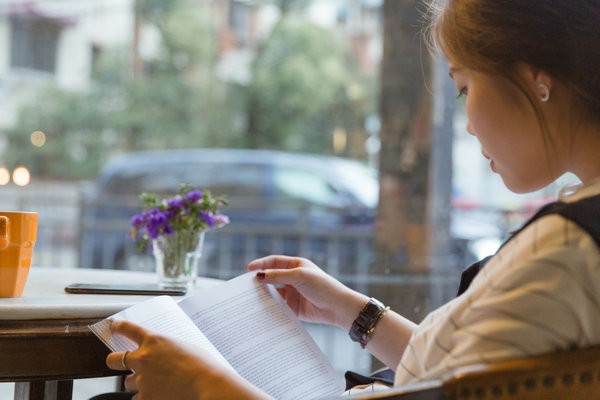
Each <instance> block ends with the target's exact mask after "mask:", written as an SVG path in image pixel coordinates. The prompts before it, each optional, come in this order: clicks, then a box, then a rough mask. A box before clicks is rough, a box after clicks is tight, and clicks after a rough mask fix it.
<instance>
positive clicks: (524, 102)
mask: <svg viewBox="0 0 600 400" xmlns="http://www.w3.org/2000/svg"><path fill="white" fill-rule="evenodd" d="M430 15H431V16H432V19H433V23H432V29H431V31H430V33H431V34H432V35H431V36H432V38H433V41H434V43H435V45H436V46H437V48H438V49H439V50H440V51H441V52H442V53H443V54H444V55H445V56H446V57H447V58H448V60H449V63H450V71H449V72H450V76H451V78H452V79H453V80H454V82H455V84H456V87H457V90H458V92H459V94H460V95H461V96H465V97H466V111H467V116H468V120H469V123H468V126H467V129H468V131H469V132H470V133H471V134H473V135H475V136H476V137H477V139H478V140H479V142H480V143H481V149H482V153H483V156H484V157H486V158H488V159H489V160H490V168H491V169H492V170H493V171H495V172H496V173H498V174H499V175H500V176H501V177H502V179H503V181H504V183H505V185H506V186H507V187H508V188H509V189H510V190H512V191H514V192H519V193H523V192H529V191H534V190H537V189H540V188H542V187H544V186H546V185H548V184H550V183H551V182H553V181H554V180H555V179H556V178H558V177H559V176H560V175H562V174H563V173H565V172H572V173H573V174H575V175H577V176H578V177H579V179H580V180H581V182H582V187H581V188H579V189H577V190H576V191H575V193H574V194H571V195H570V196H568V197H566V198H564V199H563V200H564V201H565V202H574V201H577V200H580V199H582V198H591V197H592V196H597V195H599V194H600V78H599V72H600V1H598V0H560V1H559V0H528V1H522V0H504V1H502V2H498V1H496V0H450V1H448V2H447V4H445V5H444V7H442V8H441V9H440V10H437V9H435V8H434V7H432V8H431V13H430ZM598 199H600V198H598ZM593 206H594V207H596V209H597V208H600V200H598V201H597V202H595V203H593ZM247 268H248V270H250V271H259V272H257V278H258V279H259V280H261V281H263V282H265V283H274V284H280V285H284V287H283V288H282V289H281V290H280V291H281V293H282V295H283V296H284V298H285V299H286V300H287V302H288V304H289V305H290V306H291V308H292V309H293V310H294V311H295V312H296V314H297V315H298V316H299V317H300V318H301V319H303V320H306V321H314V322H321V323H327V324H332V325H337V326H339V327H341V328H343V329H346V330H348V331H351V334H352V336H354V338H355V339H356V340H358V341H361V344H362V345H364V346H366V348H367V349H368V351H370V352H371V353H372V354H373V355H375V356H376V357H378V358H379V359H380V360H382V361H383V362H384V363H385V364H386V365H388V366H389V367H391V368H393V369H395V370H396V378H395V384H396V385H402V384H405V383H408V382H414V381H418V380H423V379H429V378H434V377H438V376H440V375H441V374H443V373H444V372H446V371H448V370H449V369H451V368H453V367H456V366H459V365H464V364H468V363H472V362H476V361H481V360H482V359H483V360H490V359H499V358H508V357H517V356H523V355H533V354H540V353H544V352H550V351H555V350H557V349H563V348H570V347H574V346H579V347H584V346H589V345H591V344H599V343H600V330H598V329H597V327H598V326H600V279H599V274H600V251H599V248H598V246H597V245H596V243H595V242H594V241H593V239H592V237H591V236H590V235H589V234H588V233H587V232H586V231H585V230H584V229H582V228H581V227H580V226H579V225H577V224H576V223H574V222H572V221H570V220H568V219H565V218H563V217H562V216H560V215H558V214H551V215H547V216H544V217H541V218H539V219H537V220H535V221H534V222H532V223H531V224H529V225H528V226H527V227H525V228H524V229H523V230H522V231H520V232H519V233H518V235H516V236H515V237H514V238H513V239H512V240H510V241H509V242H508V243H506V244H505V245H504V246H503V247H502V248H501V249H500V250H499V251H498V252H497V254H496V255H495V256H494V257H492V258H491V259H490V260H489V262H488V263H487V264H486V265H485V268H483V269H482V270H481V272H480V273H479V274H477V275H476V276H475V278H474V279H473V281H472V282H470V285H468V288H466V290H465V291H464V292H463V293H462V294H461V295H459V296H458V297H457V298H455V299H454V300H452V301H450V302H449V303H448V304H446V305H445V306H443V307H441V308H440V309H438V310H435V311H433V312H432V313H431V314H430V315H428V316H427V317H426V318H425V320H424V321H423V322H421V323H420V324H419V325H415V324H414V323H412V322H411V321H408V320H407V319H405V318H403V317H402V316H400V315H398V314H396V313H394V312H392V311H388V312H385V309H384V308H383V307H382V306H381V305H379V304H377V303H372V302H369V299H368V297H367V296H365V295H363V294H360V293H358V292H355V291H353V290H351V289H349V288H347V287H345V286H344V285H342V284H341V283H339V282H338V281H336V280H335V279H333V278H332V277H330V276H328V275H327V274H325V273H324V272H323V271H322V270H321V269H319V268H318V267H317V266H316V265H314V264H313V263H311V262H310V261H308V260H305V259H301V258H292V257H285V256H270V257H266V258H264V259H260V260H256V261H253V262H251V263H250V264H249V265H248V266H247ZM366 304H368V305H369V306H368V307H366V306H365V305H366ZM365 307H366V309H365ZM369 307H370V308H369ZM359 313H361V314H360V315H359ZM357 317H358V320H357ZM361 318H362V319H361ZM361 324H362V325H361ZM370 325H374V328H375V329H374V331H373V332H372V336H371V335H370V334H368V333H367V332H366V328H369V327H371V326H370ZM113 330H114V332H115V333H119V334H123V335H125V336H128V337H130V338H131V339H133V340H134V341H135V342H137V343H138V344H139V345H140V348H139V349H138V350H137V351H134V352H131V353H129V354H128V355H127V358H126V360H124V359H123V354H122V353H113V354H111V355H109V356H108V358H107V364H108V365H109V367H111V368H114V369H129V368H131V369H133V370H134V371H135V373H134V374H133V375H131V376H129V377H128V378H127V379H126V385H127V387H128V388H129V389H131V390H134V391H138V390H139V395H140V397H139V398H146V397H145V396H148V397H147V398H157V399H161V398H179V399H187V398H189V399H204V398H207V399H209V398H265V397H267V396H266V395H265V394H264V393H262V392H260V390H259V389H257V388H255V387H253V386H252V385H250V384H249V383H248V382H246V381H244V380H243V379H241V378H240V377H238V376H234V375H232V374H231V373H229V372H228V371H225V370H222V369H220V367H218V366H217V365H216V364H215V363H214V362H213V361H212V360H211V359H210V357H208V356H207V355H206V354H204V353H202V352H200V351H199V350H196V349H189V348H187V347H186V346H185V345H183V344H180V343H175V342H173V341H171V340H169V339H166V338H163V337H157V336H154V335H152V334H151V333H149V332H147V331H145V330H144V329H142V328H140V327H137V326H134V325H131V324H129V323H115V324H113ZM124 364H126V365H124ZM215 390H216V391H217V393H214V392H211V391H215ZM134 398H137V397H134Z"/></svg>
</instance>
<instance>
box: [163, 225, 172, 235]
mask: <svg viewBox="0 0 600 400" xmlns="http://www.w3.org/2000/svg"><path fill="white" fill-rule="evenodd" d="M163 233H164V234H165V235H172V234H173V228H172V227H171V225H169V224H165V227H164V228H163Z"/></svg>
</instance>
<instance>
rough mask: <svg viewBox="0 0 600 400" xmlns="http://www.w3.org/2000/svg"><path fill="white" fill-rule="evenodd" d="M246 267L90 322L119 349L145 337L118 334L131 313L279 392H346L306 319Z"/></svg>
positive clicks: (282, 398) (283, 397)
mask: <svg viewBox="0 0 600 400" xmlns="http://www.w3.org/2000/svg"><path fill="white" fill-rule="evenodd" d="M254 276H255V273H246V274H244V275H241V276H239V277H237V278H234V279H232V280H230V281H227V282H225V283H223V284H221V285H218V286H216V287H214V288H211V289H208V290H202V291H200V292H198V293H195V294H193V295H192V296H190V297H188V298H185V299H184V300H182V301H180V302H179V303H176V302H175V301H174V300H173V299H172V298H171V297H169V296H159V297H154V298H152V299H149V300H147V301H145V302H142V303H139V304H136V305H134V306H132V307H130V308H127V309H126V310H123V311H121V312H119V313H117V314H115V315H113V316H111V317H109V318H107V319H105V320H102V321H100V322H97V323H95V324H93V325H90V329H91V330H92V331H93V332H94V333H95V334H96V335H97V336H98V337H99V338H100V339H101V340H102V341H103V342H104V343H105V344H106V345H107V346H108V347H109V348H110V349H111V350H113V351H125V350H129V351H133V350H135V349H136V348H137V345H136V344H135V343H133V342H132V341H130V340H129V339H127V338H125V337H123V336H121V335H112V334H111V332H110V324H111V321H113V320H127V321H131V322H133V323H136V324H139V325H141V326H143V327H145V328H146V329H149V330H152V331H154V332H156V333H160V334H162V335H165V336H170V337H173V338H176V339H179V340H182V341H186V342H188V343H191V344H194V345H197V346H200V347H202V348H204V349H205V350H207V351H209V352H210V353H212V354H213V355H214V356H215V357H216V358H218V359H219V360H220V361H221V362H223V363H224V364H226V365H228V366H230V367H231V368H233V369H234V370H235V371H237V373H238V374H240V375H241V376H242V377H244V378H246V379H247V380H248V381H250V382H251V383H253V384H254V385H256V386H257V387H259V388H260V389H262V390H263V391H264V392H266V393H268V394H270V395H271V396H273V397H274V398H276V399H279V400H288V399H302V400H308V399H317V398H324V397H336V396H339V395H340V394H341V393H342V392H343V390H344V383H343V381H342V379H341V377H340V376H339V375H337V373H336V372H335V370H334V369H333V367H332V366H331V364H330V363H329V361H328V360H327V359H326V358H325V356H324V355H323V353H322V352H321V350H320V349H319V348H318V347H317V345H316V344H315V342H314V341H313V340H312V338H311V337H310V335H309V333H308V332H307V331H306V329H305V328H304V326H303V325H302V323H301V322H300V321H299V320H298V319H297V318H296V316H295V315H294V313H293V312H292V310H291V309H290V308H289V307H288V306H287V304H285V301H284V300H283V299H282V298H281V296H279V293H277V290H275V288H274V287H272V286H271V285H264V284H262V283H260V282H257V281H256V280H255V279H254Z"/></svg>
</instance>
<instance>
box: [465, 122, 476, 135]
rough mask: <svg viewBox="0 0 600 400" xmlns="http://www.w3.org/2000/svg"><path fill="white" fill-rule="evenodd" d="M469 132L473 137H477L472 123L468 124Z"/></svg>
mask: <svg viewBox="0 0 600 400" xmlns="http://www.w3.org/2000/svg"><path fill="white" fill-rule="evenodd" d="M467 132H469V133H470V134H471V135H473V136H475V132H474V131H473V127H472V126H471V122H470V121H469V122H467Z"/></svg>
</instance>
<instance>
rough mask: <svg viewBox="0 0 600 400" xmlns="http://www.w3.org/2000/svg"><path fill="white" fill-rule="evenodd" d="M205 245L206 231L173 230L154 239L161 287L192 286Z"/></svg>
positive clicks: (153, 251) (154, 252) (155, 257)
mask: <svg viewBox="0 0 600 400" xmlns="http://www.w3.org/2000/svg"><path fill="white" fill-rule="evenodd" d="M203 246H204V232H200V233H193V234H192V233H189V232H173V234H171V235H163V236H159V237H158V238H156V239H154V240H153V241H152V253H153V254H154V261H155V263H156V273H157V274H158V280H159V284H160V286H161V287H169V288H182V287H184V288H192V287H193V286H194V284H195V281H196V276H197V274H198V263H199V261H200V257H201V256H202V247H203Z"/></svg>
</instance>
